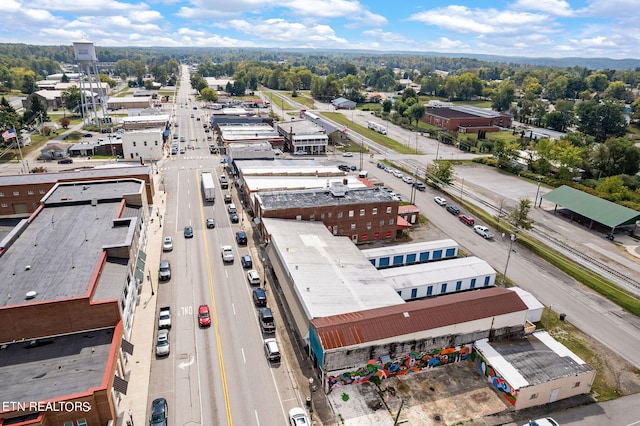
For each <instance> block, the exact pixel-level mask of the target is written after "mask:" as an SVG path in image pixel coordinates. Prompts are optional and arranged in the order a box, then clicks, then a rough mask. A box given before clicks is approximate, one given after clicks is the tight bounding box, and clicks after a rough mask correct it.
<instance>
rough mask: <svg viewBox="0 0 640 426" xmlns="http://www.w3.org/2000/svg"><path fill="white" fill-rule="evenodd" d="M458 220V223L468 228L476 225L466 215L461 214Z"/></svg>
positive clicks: (473, 220)
mask: <svg viewBox="0 0 640 426" xmlns="http://www.w3.org/2000/svg"><path fill="white" fill-rule="evenodd" d="M458 219H460V222H462V223H464V224H465V225H469V226H473V225H474V224H475V223H476V220H475V219H474V218H473V217H471V216H469V215H466V214H461V215H460V216H458Z"/></svg>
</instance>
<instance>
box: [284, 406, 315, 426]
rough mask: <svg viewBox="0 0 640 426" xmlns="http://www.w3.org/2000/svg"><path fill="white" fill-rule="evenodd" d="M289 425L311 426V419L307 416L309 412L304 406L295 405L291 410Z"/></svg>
mask: <svg viewBox="0 0 640 426" xmlns="http://www.w3.org/2000/svg"><path fill="white" fill-rule="evenodd" d="M289 425H290V426H311V421H310V420H309V417H307V412H306V411H304V408H301V407H295V408H292V409H291V410H289Z"/></svg>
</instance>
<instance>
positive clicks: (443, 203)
mask: <svg viewBox="0 0 640 426" xmlns="http://www.w3.org/2000/svg"><path fill="white" fill-rule="evenodd" d="M433 200H434V201H435V202H436V203H437V204H439V205H441V206H446V205H447V200H445V199H444V198H442V197H433Z"/></svg>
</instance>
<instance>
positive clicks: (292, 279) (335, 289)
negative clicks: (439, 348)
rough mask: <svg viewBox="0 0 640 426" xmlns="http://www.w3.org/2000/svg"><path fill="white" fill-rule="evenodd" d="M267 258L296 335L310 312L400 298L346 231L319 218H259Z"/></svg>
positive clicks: (341, 309) (362, 307)
mask: <svg viewBox="0 0 640 426" xmlns="http://www.w3.org/2000/svg"><path fill="white" fill-rule="evenodd" d="M263 223H264V226H265V228H266V230H267V232H268V234H269V236H270V241H271V242H270V243H269V244H268V246H267V252H268V255H269V260H270V261H271V264H272V267H273V270H274V273H275V274H276V276H277V277H278V281H279V282H280V286H281V288H282V291H283V293H284V295H285V298H286V299H287V302H288V305H289V308H290V309H291V311H292V314H293V316H294V318H295V322H296V326H297V328H298V332H299V333H300V336H305V335H306V334H307V332H308V328H309V321H310V320H311V319H312V318H316V317H326V316H331V315H338V314H344V313H349V312H355V311H362V310H367V309H373V308H380V307H383V306H392V305H397V304H400V303H405V302H404V301H403V300H402V298H401V297H400V296H399V295H398V294H397V293H396V291H395V290H394V289H393V288H392V287H391V286H390V285H389V282H388V281H387V280H385V279H383V278H382V277H381V275H380V272H379V271H378V270H377V269H376V268H375V267H374V266H373V265H372V264H371V263H370V262H369V261H368V260H367V259H366V258H365V257H364V256H363V255H362V253H360V250H358V248H357V247H356V246H355V245H354V244H353V243H352V242H351V240H350V239H349V238H348V237H335V236H333V235H332V234H331V232H329V230H328V229H327V228H326V226H325V225H324V224H322V223H321V222H303V221H296V220H285V219H270V218H264V219H263Z"/></svg>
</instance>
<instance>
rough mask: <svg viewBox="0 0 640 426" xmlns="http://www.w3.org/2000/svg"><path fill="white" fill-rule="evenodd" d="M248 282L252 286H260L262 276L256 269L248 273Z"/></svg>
mask: <svg viewBox="0 0 640 426" xmlns="http://www.w3.org/2000/svg"><path fill="white" fill-rule="evenodd" d="M247 281H249V284H251V285H260V274H259V273H258V271H256V270H255V269H250V270H249V271H247Z"/></svg>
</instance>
